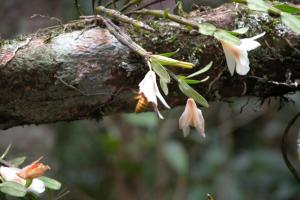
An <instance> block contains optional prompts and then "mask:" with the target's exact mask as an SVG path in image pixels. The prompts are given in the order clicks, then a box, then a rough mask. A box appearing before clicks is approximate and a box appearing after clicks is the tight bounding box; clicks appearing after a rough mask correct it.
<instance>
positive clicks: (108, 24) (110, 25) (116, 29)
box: [102, 17, 148, 57]
mask: <svg viewBox="0 0 300 200" xmlns="http://www.w3.org/2000/svg"><path fill="white" fill-rule="evenodd" d="M102 21H103V22H104V24H105V25H106V28H107V29H108V30H109V31H110V32H111V33H112V34H113V35H114V36H115V37H116V38H117V39H118V40H119V41H120V42H121V43H123V44H124V45H126V46H127V47H129V48H130V49H131V50H133V51H134V52H136V53H138V54H139V55H141V56H143V57H145V56H147V55H148V52H147V51H146V50H145V49H143V48H142V47H141V46H139V45H138V44H136V43H135V42H134V41H132V39H131V38H130V37H129V36H128V35H126V34H125V33H124V32H123V31H121V30H120V28H119V27H118V26H116V25H115V24H114V23H113V22H112V21H111V20H110V19H107V18H104V17H103V19H102Z"/></svg>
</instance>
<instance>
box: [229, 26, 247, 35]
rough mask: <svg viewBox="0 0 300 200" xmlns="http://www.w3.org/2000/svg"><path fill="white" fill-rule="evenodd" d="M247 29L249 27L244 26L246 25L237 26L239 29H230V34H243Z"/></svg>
mask: <svg viewBox="0 0 300 200" xmlns="http://www.w3.org/2000/svg"><path fill="white" fill-rule="evenodd" d="M248 30H249V27H248V26H246V27H243V28H239V29H235V30H233V31H230V33H231V34H233V35H243V34H245V33H247V32H248Z"/></svg>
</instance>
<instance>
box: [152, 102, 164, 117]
mask: <svg viewBox="0 0 300 200" xmlns="http://www.w3.org/2000/svg"><path fill="white" fill-rule="evenodd" d="M153 109H154V111H155V112H156V114H157V115H158V117H159V118H160V119H164V117H163V116H162V115H161V114H160V112H159V110H158V108H157V105H155V104H153Z"/></svg>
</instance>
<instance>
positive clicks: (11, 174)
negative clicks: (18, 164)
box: [0, 167, 26, 185]
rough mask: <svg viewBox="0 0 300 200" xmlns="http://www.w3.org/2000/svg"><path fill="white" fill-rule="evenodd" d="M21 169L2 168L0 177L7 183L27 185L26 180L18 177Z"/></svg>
mask: <svg viewBox="0 0 300 200" xmlns="http://www.w3.org/2000/svg"><path fill="white" fill-rule="evenodd" d="M20 171H21V169H18V168H14V167H0V175H1V177H2V178H3V179H4V180H5V181H14V182H17V183H20V184H23V185H24V184H25V182H26V181H25V180H24V179H22V178H21V177H19V176H18V175H17V173H18V172H20Z"/></svg>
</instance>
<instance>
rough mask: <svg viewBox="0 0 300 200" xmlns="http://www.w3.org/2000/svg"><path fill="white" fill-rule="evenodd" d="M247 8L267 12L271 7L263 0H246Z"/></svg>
mask: <svg viewBox="0 0 300 200" xmlns="http://www.w3.org/2000/svg"><path fill="white" fill-rule="evenodd" d="M247 4H248V8H249V9H250V10H256V11H262V12H268V10H269V8H270V7H271V6H270V5H268V4H267V3H266V2H265V1H263V0H247Z"/></svg>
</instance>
